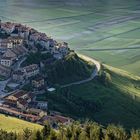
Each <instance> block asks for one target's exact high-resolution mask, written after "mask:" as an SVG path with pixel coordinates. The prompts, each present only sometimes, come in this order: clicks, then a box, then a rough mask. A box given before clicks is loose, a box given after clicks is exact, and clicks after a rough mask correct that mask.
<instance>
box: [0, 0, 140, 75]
mask: <svg viewBox="0 0 140 140" xmlns="http://www.w3.org/2000/svg"><path fill="white" fill-rule="evenodd" d="M74 3H75V5H74ZM0 17H1V18H2V19H3V20H4V21H14V22H22V23H23V24H27V25H28V26H32V27H34V28H37V29H38V30H40V31H41V32H46V33H47V34H48V35H49V36H52V37H53V38H55V39H57V40H60V41H61V40H64V41H67V42H68V43H69V44H70V46H71V48H73V49H75V50H76V51H77V52H80V53H82V54H86V55H88V56H91V57H94V58H96V59H98V60H100V61H101V62H104V63H106V64H109V65H112V66H115V67H118V68H121V69H124V70H126V71H129V72H131V73H134V74H136V75H139V76H140V72H139V68H140V1H137V0H133V1H132V0H127V1H126V0H121V1H117V0H108V1H101V2H99V1H94V2H93V1H92V0H88V1H85V0H82V1H78V0H77V1H76V0H75V1H74V0H68V1H67V2H66V1H64V0H61V1H56V0H51V1H50V0H48V1H46V0H41V1H40V0H34V1H33V0H20V1H19V0H7V1H5V0H1V1H0ZM106 48H107V49H108V48H109V49H110V50H105V49H106ZM123 48H124V49H123ZM127 48H128V49H127ZM130 48H131V49H130ZM95 49H103V50H100V51H97V50H95Z"/></svg>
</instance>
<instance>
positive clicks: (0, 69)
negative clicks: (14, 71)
mask: <svg viewBox="0 0 140 140" xmlns="http://www.w3.org/2000/svg"><path fill="white" fill-rule="evenodd" d="M0 75H1V76H4V77H6V78H8V77H9V76H10V75H11V69H10V68H9V67H5V66H3V65H1V64H0Z"/></svg>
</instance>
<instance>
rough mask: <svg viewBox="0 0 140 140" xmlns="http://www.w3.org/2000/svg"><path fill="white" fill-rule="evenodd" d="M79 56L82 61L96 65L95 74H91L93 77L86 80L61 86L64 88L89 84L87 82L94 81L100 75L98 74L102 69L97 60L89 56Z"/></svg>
mask: <svg viewBox="0 0 140 140" xmlns="http://www.w3.org/2000/svg"><path fill="white" fill-rule="evenodd" d="M78 56H79V57H81V58H82V59H84V60H86V61H91V62H92V63H94V64H95V65H96V67H95V69H94V70H93V72H92V74H91V76H90V77H89V78H87V79H85V80H81V81H77V82H73V83H69V84H66V85H62V86H61V87H62V88H65V87H70V86H72V85H80V84H83V83H87V82H89V81H91V80H93V79H94V78H95V77H96V76H97V75H98V72H99V71H100V69H101V64H100V63H99V62H98V61H97V60H95V59H93V58H90V57H88V56H85V55H81V54H78Z"/></svg>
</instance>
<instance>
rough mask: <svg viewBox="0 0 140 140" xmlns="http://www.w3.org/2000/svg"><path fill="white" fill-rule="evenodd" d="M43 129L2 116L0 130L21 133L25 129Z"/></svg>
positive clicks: (0, 115)
mask: <svg viewBox="0 0 140 140" xmlns="http://www.w3.org/2000/svg"><path fill="white" fill-rule="evenodd" d="M25 128H29V129H31V130H33V129H35V130H37V129H41V128H42V126H40V125H37V124H33V123H30V122H26V121H23V120H20V119H17V118H14V117H10V116H5V115H2V114H0V129H3V130H7V131H13V132H15V131H16V132H21V131H22V130H23V129H25Z"/></svg>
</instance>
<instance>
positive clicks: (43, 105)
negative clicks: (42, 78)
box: [36, 101, 48, 110]
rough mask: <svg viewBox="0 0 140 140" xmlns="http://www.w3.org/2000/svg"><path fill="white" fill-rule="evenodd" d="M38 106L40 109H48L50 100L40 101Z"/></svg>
mask: <svg viewBox="0 0 140 140" xmlns="http://www.w3.org/2000/svg"><path fill="white" fill-rule="evenodd" d="M36 106H37V108H39V109H43V110H47V109H48V102H46V101H38V102H37V105H36Z"/></svg>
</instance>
